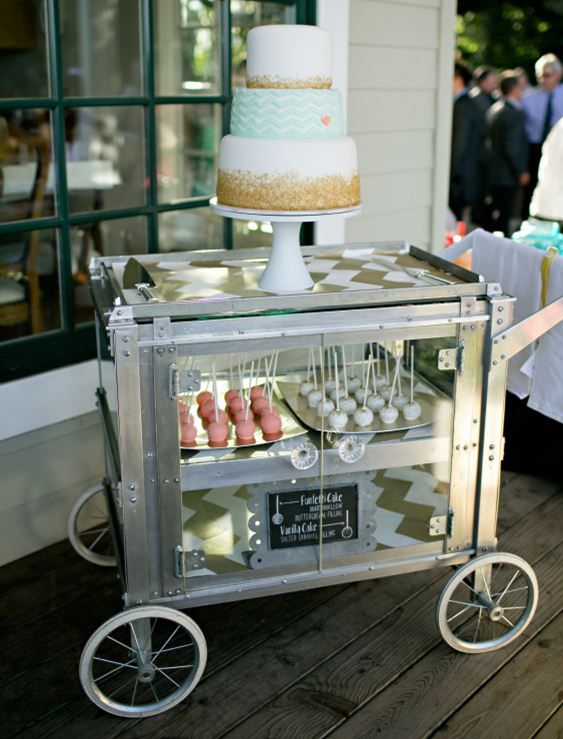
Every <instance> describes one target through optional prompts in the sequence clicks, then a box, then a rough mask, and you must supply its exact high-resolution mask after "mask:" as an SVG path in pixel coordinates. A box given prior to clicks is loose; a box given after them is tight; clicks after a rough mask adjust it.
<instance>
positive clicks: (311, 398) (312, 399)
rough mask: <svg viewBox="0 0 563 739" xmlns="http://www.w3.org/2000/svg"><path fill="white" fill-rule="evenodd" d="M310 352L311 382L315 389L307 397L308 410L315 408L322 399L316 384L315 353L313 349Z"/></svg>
mask: <svg viewBox="0 0 563 739" xmlns="http://www.w3.org/2000/svg"><path fill="white" fill-rule="evenodd" d="M311 352H312V362H313V382H314V383H315V387H314V389H313V390H311V392H310V393H309V395H307V405H308V406H309V408H316V407H317V406H318V404H319V403H320V402H321V400H322V399H323V394H322V391H321V390H319V386H318V384H317V362H316V359H315V351H314V349H313V348H312V349H311Z"/></svg>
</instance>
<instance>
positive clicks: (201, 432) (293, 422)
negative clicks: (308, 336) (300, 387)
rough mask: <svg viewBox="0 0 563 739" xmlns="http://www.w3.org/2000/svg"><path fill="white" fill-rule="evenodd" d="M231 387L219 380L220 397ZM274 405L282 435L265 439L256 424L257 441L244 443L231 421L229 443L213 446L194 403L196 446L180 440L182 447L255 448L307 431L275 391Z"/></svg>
mask: <svg viewBox="0 0 563 739" xmlns="http://www.w3.org/2000/svg"><path fill="white" fill-rule="evenodd" d="M229 388H230V385H229V384H228V382H226V381H224V380H220V381H218V382H217V392H218V395H219V397H220V398H223V397H224V395H225V393H226V392H227V390H229ZM224 406H225V404H224V403H223V404H222V408H224ZM272 406H273V407H275V408H276V409H277V411H278V413H279V415H280V419H281V422H282V428H281V430H282V435H281V436H280V437H278V438H275V439H265V438H264V437H263V435H262V430H261V428H260V426H259V425H258V424H256V432H255V434H254V439H255V441H254V442H253V443H249V444H242V443H241V442H239V441H237V439H236V434H235V427H234V424H232V423H229V436H228V437H227V443H226V444H219V445H215V444H214V445H213V446H211V445H210V444H209V439H208V437H207V431H206V430H205V428H204V427H203V421H202V419H201V418H200V417H199V416H198V415H197V411H196V408H195V404H194V406H192V409H191V413H192V415H193V417H194V420H195V427H196V429H197V436H196V439H195V442H196V443H195V446H185V445H184V444H182V443H181V442H180V449H182V450H184V451H187V452H200V451H201V450H202V449H238V448H240V447H243V448H253V447H257V446H264V445H265V444H273V443H274V442H275V441H281V440H282V439H293V438H294V437H296V436H302V435H303V434H306V433H307V429H305V428H304V427H303V426H302V425H301V424H300V423H299V421H298V420H297V419H296V418H295V417H294V416H293V415H292V414H291V413H288V410H287V407H286V405H285V403H284V402H283V401H282V400H281V399H280V398H279V396H278V395H277V394H276V393H275V392H274V395H273V397H272Z"/></svg>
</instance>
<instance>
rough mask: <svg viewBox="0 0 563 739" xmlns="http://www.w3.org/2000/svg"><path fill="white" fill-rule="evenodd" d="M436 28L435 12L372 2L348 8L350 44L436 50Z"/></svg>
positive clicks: (358, 1) (354, 0) (367, 0)
mask: <svg viewBox="0 0 563 739" xmlns="http://www.w3.org/2000/svg"><path fill="white" fill-rule="evenodd" d="M438 26H439V15H438V12H437V10H436V8H429V7H424V6H420V7H416V6H415V5H400V4H395V3H394V4H391V3H386V2H373V0H352V2H351V4H350V43H351V44H367V45H369V46H402V47H408V48H411V49H416V48H423V49H436V48H437V47H438V40H439V39H438V30H439V29H438Z"/></svg>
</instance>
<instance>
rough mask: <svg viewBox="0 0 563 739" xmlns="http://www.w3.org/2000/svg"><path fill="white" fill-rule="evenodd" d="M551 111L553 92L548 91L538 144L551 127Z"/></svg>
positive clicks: (545, 136)
mask: <svg viewBox="0 0 563 739" xmlns="http://www.w3.org/2000/svg"><path fill="white" fill-rule="evenodd" d="M552 111H553V92H550V93H549V95H548V98H547V108H546V109H545V118H544V119H543V129H542V135H541V141H540V144H543V142H544V141H545V140H546V138H547V134H548V133H549V130H550V128H551V113H552Z"/></svg>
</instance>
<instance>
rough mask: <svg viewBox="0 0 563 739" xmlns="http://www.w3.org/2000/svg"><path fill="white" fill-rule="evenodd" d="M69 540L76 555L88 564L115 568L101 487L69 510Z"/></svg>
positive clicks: (94, 487) (96, 486)
mask: <svg viewBox="0 0 563 739" xmlns="http://www.w3.org/2000/svg"><path fill="white" fill-rule="evenodd" d="M68 538H69V541H70V543H71V544H72V546H73V547H74V549H75V551H76V552H77V553H78V554H79V555H80V556H81V557H83V558H84V559H86V560H88V562H92V563H93V564H96V565H101V566H102V567H115V564H116V562H115V554H114V548H113V541H112V538H111V530H110V525H109V516H108V510H107V504H106V498H105V488H104V486H103V485H92V487H89V488H88V489H87V490H85V491H84V492H83V493H82V495H81V496H80V497H79V498H78V500H77V501H76V503H75V504H74V505H73V506H72V510H71V511H70V515H69V517H68Z"/></svg>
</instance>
